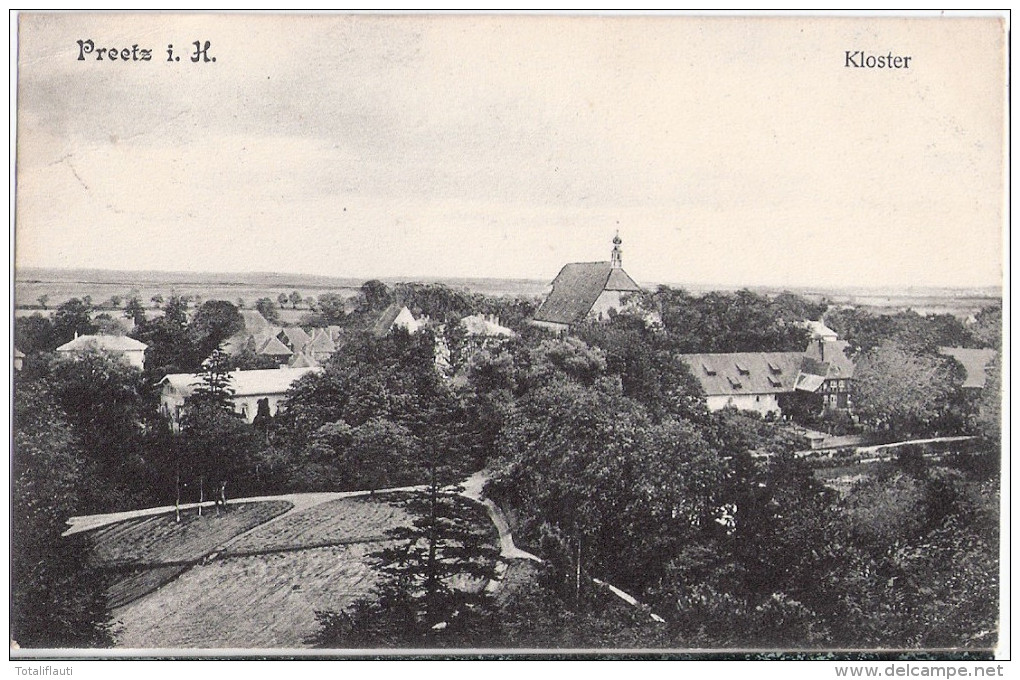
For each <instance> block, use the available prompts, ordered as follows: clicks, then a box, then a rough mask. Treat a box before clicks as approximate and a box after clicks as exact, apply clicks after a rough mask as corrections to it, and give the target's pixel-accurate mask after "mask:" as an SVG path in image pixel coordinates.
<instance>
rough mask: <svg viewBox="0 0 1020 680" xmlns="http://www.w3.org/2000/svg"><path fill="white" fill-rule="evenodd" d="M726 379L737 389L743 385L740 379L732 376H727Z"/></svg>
mask: <svg viewBox="0 0 1020 680" xmlns="http://www.w3.org/2000/svg"><path fill="white" fill-rule="evenodd" d="M726 380H728V381H729V383H730V387H732V388H733V389H735V390H739V389H740V388H741V387H743V385H742V384H741V383H740V381H739V380H737V379H736V378H731V377H730V376H726Z"/></svg>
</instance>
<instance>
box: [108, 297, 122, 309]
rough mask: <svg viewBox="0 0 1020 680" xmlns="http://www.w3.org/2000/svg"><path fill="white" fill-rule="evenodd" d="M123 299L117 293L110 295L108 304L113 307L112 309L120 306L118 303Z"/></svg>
mask: <svg viewBox="0 0 1020 680" xmlns="http://www.w3.org/2000/svg"><path fill="white" fill-rule="evenodd" d="M123 301H124V298H122V297H121V296H119V295H111V296H110V306H111V307H113V308H114V309H116V308H117V307H120V303H121V302H123Z"/></svg>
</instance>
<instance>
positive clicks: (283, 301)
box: [276, 293, 289, 309]
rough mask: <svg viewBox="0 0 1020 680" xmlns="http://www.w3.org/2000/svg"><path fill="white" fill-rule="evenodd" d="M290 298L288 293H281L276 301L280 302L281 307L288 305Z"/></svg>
mask: <svg viewBox="0 0 1020 680" xmlns="http://www.w3.org/2000/svg"><path fill="white" fill-rule="evenodd" d="M288 299H289V298H288V297H287V294H286V293H280V294H279V295H277V296H276V301H277V303H279V305H280V307H281V309H282V308H283V307H286V306H287V300H288Z"/></svg>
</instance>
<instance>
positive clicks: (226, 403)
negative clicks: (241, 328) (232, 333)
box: [189, 348, 234, 414]
mask: <svg viewBox="0 0 1020 680" xmlns="http://www.w3.org/2000/svg"><path fill="white" fill-rule="evenodd" d="M228 361H229V359H228V357H227V355H226V354H225V353H224V352H223V351H222V350H220V349H218V348H217V349H216V350H214V351H213V353H212V354H211V355H210V356H209V358H208V359H206V360H205V362H203V364H202V371H201V372H200V373H199V382H198V385H197V386H196V387H195V390H194V392H193V393H192V395H191V397H189V399H190V400H191V403H193V404H203V405H210V406H213V407H216V408H219V409H222V410H224V411H227V412H228V413H231V414H233V412H234V406H233V402H232V401H231V399H233V397H234V388H233V377H232V376H231V375H230V369H229V365H228Z"/></svg>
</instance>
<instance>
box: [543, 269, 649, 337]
mask: <svg viewBox="0 0 1020 680" xmlns="http://www.w3.org/2000/svg"><path fill="white" fill-rule="evenodd" d="M552 287H553V289H552V292H551V293H549V297H547V298H546V299H545V302H543V303H542V306H541V307H539V308H538V311H537V312H536V313H535V320H536V321H546V322H550V323H562V324H574V323H578V322H580V321H582V320H583V319H584V317H585V316H587V315H588V312H590V311H591V308H592V306H593V305H594V304H595V301H596V300H598V297H599V295H601V294H602V292H603V291H606V290H613V291H624V292H640V290H641V287H640V286H638V285H637V284H636V283H635V282H634V279H632V278H630V276H628V275H627V272H625V271H623V269H620V268H614V267H613V265H612V263H611V262H574V263H571V264H568V265H564V267H563V269H561V270H560V273H559V274H557V275H556V278H555V279H553V282H552Z"/></svg>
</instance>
